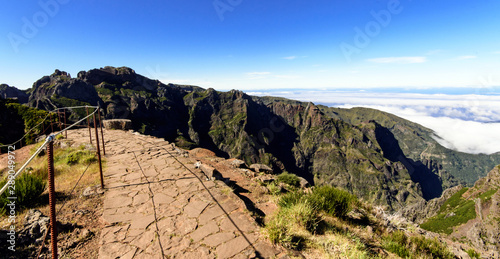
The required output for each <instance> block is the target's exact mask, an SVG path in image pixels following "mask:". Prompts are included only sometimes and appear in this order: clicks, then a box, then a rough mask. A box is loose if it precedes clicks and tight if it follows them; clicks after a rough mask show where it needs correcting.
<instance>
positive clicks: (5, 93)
mask: <svg viewBox="0 0 500 259" xmlns="http://www.w3.org/2000/svg"><path fill="white" fill-rule="evenodd" d="M1 98H3V99H7V98H11V99H17V100H18V101H19V103H27V102H28V99H29V94H27V93H26V92H25V91H22V90H19V89H17V88H15V87H12V86H9V85H6V84H1V85H0V99H1Z"/></svg>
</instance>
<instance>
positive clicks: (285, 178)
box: [278, 172, 300, 187]
mask: <svg viewBox="0 0 500 259" xmlns="http://www.w3.org/2000/svg"><path fill="white" fill-rule="evenodd" d="M278 181H279V182H282V183H286V184H288V185H290V186H293V187H299V186H300V179H299V177H297V176H296V175H294V174H291V173H288V172H283V173H281V174H280V175H278Z"/></svg>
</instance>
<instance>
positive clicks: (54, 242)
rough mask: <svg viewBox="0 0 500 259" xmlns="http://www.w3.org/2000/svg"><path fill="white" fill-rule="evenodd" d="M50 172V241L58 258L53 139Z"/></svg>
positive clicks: (54, 256) (53, 255)
mask: <svg viewBox="0 0 500 259" xmlns="http://www.w3.org/2000/svg"><path fill="white" fill-rule="evenodd" d="M47 158H48V166H47V168H48V171H49V172H48V173H49V206H50V242H51V244H52V258H53V259H57V222H56V197H55V187H54V143H53V142H52V140H50V142H49V143H48V146H47Z"/></svg>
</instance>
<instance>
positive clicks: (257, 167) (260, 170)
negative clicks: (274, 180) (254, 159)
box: [250, 164, 273, 174]
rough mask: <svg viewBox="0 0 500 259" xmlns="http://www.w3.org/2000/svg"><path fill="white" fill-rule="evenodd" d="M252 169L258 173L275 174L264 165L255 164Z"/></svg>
mask: <svg viewBox="0 0 500 259" xmlns="http://www.w3.org/2000/svg"><path fill="white" fill-rule="evenodd" d="M250 169H253V170H254V171H255V172H257V173H266V174H271V173H273V169H271V167H269V166H267V165H264V164H253V165H251V166H250Z"/></svg>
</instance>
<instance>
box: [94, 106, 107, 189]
mask: <svg viewBox="0 0 500 259" xmlns="http://www.w3.org/2000/svg"><path fill="white" fill-rule="evenodd" d="M93 117H94V126H95V127H94V129H95V138H96V143H97V160H98V161H99V174H100V175H101V188H102V189H104V179H103V178H104V176H103V175H102V164H101V149H100V148H99V133H98V132H97V126H96V125H97V123H96V116H95V113H94V116H93Z"/></svg>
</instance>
